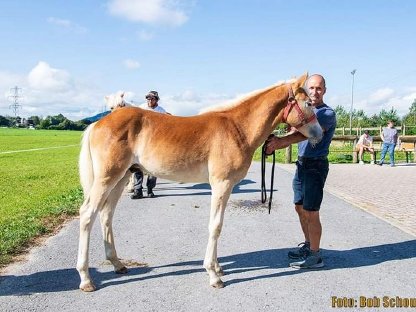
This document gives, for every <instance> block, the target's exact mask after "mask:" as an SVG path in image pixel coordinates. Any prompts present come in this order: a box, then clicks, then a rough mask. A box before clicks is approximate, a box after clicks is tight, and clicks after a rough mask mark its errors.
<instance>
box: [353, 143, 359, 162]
mask: <svg viewBox="0 0 416 312" xmlns="http://www.w3.org/2000/svg"><path fill="white" fill-rule="evenodd" d="M357 142H358V139H357V138H355V139H354V143H353V144H352V163H353V164H356V163H357V162H358V152H357Z"/></svg>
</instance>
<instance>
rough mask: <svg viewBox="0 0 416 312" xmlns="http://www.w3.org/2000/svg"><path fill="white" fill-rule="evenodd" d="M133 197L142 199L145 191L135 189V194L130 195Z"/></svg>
mask: <svg viewBox="0 0 416 312" xmlns="http://www.w3.org/2000/svg"><path fill="white" fill-rule="evenodd" d="M130 198H131V199H140V198H143V191H142V190H134V192H133V194H131V196H130Z"/></svg>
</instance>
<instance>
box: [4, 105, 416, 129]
mask: <svg viewBox="0 0 416 312" xmlns="http://www.w3.org/2000/svg"><path fill="white" fill-rule="evenodd" d="M335 112H336V114H337V127H338V128H342V127H345V128H349V126H350V112H349V111H347V110H346V109H345V108H344V107H343V106H337V107H336V108H335ZM99 115H100V114H99ZM97 116H98V115H97ZM97 116H94V117H97ZM94 117H90V118H85V119H82V120H79V121H72V120H69V119H68V118H66V117H65V116H64V115H62V114H59V115H56V116H46V117H45V118H42V117H39V116H31V117H29V118H27V119H24V118H23V119H22V118H20V117H10V116H1V115H0V126H2V127H33V128H35V129H49V130H84V129H85V128H86V127H87V126H88V125H89V124H90V123H91V122H93V121H95V120H97V118H95V119H94ZM99 117H100V116H98V118H99ZM389 120H393V121H394V122H395V124H396V126H400V125H406V126H413V128H412V129H409V131H408V132H407V133H408V134H416V99H415V100H413V103H412V105H411V106H410V108H409V112H408V113H407V114H406V115H404V116H403V117H402V118H400V116H399V115H398V114H397V111H396V110H395V109H394V108H391V109H390V110H384V109H383V110H381V112H379V113H378V114H373V115H372V116H368V115H367V114H366V113H365V111H364V110H362V109H360V110H353V112H352V122H351V126H352V128H358V127H361V128H366V127H368V128H370V127H379V126H385V125H386V124H387V121H389ZM279 128H280V129H284V125H280V126H279Z"/></svg>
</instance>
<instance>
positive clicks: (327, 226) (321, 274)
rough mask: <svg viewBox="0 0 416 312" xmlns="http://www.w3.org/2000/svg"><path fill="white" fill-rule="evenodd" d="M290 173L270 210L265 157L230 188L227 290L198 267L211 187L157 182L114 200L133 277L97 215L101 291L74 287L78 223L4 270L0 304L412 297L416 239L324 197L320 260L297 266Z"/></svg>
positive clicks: (321, 306)
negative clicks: (112, 253)
mask: <svg viewBox="0 0 416 312" xmlns="http://www.w3.org/2000/svg"><path fill="white" fill-rule="evenodd" d="M268 166H269V167H268V172H270V165H268ZM291 179H292V174H291V173H289V172H287V171H286V170H283V169H281V168H276V173H275V193H274V196H273V198H274V200H273V206H272V211H271V214H270V215H269V214H268V209H267V206H266V205H264V204H261V203H260V183H259V181H260V164H259V163H256V162H255V163H253V165H252V166H251V168H250V170H249V173H248V175H247V177H246V178H245V179H244V180H243V181H241V182H240V183H239V184H238V185H237V186H236V187H235V188H234V191H233V194H232V195H231V198H230V201H229V205H228V208H227V211H226V216H225V222H224V227H223V231H222V234H221V237H220V241H219V247H218V256H219V261H220V263H221V264H222V266H223V269H224V271H225V276H224V277H223V281H224V282H225V288H223V289H214V288H211V287H210V286H209V283H208V276H207V274H206V272H205V270H204V269H203V268H202V262H203V258H204V254H205V248H206V243H207V236H208V217H209V203H210V188H209V185H208V184H179V183H174V182H171V181H166V180H160V181H158V185H157V188H156V189H155V193H156V195H157V197H156V198H153V199H148V198H144V199H141V200H131V199H130V198H129V196H128V194H127V193H125V194H123V196H122V198H121V200H120V202H119V204H118V207H117V210H116V214H115V217H114V232H115V239H116V247H117V251H118V255H119V257H120V258H122V259H123V261H124V262H125V263H126V264H127V265H128V268H129V272H128V273H127V274H123V275H119V274H115V273H114V272H113V270H112V266H111V265H109V264H108V263H106V262H105V261H104V247H103V243H102V238H101V232H100V228H99V225H98V223H99V222H98V219H97V220H96V223H95V225H94V228H93V233H92V237H91V244H90V272H91V275H92V278H93V279H94V282H95V284H96V285H97V288H98V289H97V291H95V292H93V293H83V292H81V291H80V290H79V289H78V285H79V276H78V273H77V271H76V270H75V264H76V257H77V244H78V224H79V222H78V220H77V219H75V220H73V221H71V222H68V224H67V225H66V226H64V228H63V229H62V230H61V231H60V232H59V233H58V234H57V235H55V236H53V237H50V238H48V239H47V240H46V241H45V242H44V243H43V244H41V246H39V247H36V248H33V249H32V251H31V252H30V253H29V254H28V256H27V257H26V259H25V260H23V261H20V262H18V263H15V264H13V265H11V266H10V267H8V268H7V269H6V270H5V271H4V272H3V273H2V276H1V277H0V311H333V310H334V309H335V310H341V311H343V310H344V311H361V310H362V311H380V310H383V309H387V311H393V310H396V309H395V308H392V307H391V306H392V305H393V304H394V303H397V304H399V303H401V304H404V305H405V304H406V302H408V301H406V300H407V298H415V297H416V291H415V289H416V287H415V286H416V281H415V277H416V240H415V237H414V236H413V235H411V234H408V233H406V232H404V231H401V230H400V229H399V228H397V227H394V226H393V225H391V224H389V223H387V222H385V221H383V220H382V219H380V218H377V217H375V216H374V215H373V214H370V213H367V212H365V211H363V210H361V209H359V208H357V207H356V206H353V205H351V204H349V203H348V202H346V201H344V200H342V199H340V198H338V197H336V196H334V195H331V194H329V193H326V194H325V197H324V202H323V204H322V209H321V216H322V217H321V219H322V223H323V237H322V244H321V247H322V252H323V256H324V262H325V267H324V268H322V269H320V270H298V269H294V268H290V267H289V266H288V259H287V252H288V251H289V250H291V249H292V248H293V247H294V246H296V245H297V244H298V243H299V242H300V241H302V235H301V231H300V228H299V224H298V219H297V215H296V213H295V212H294V209H293V205H292V203H291V200H292V190H291ZM413 301H414V300H413ZM364 302H366V304H367V305H368V304H370V305H371V304H375V305H377V304H380V306H381V307H380V308H371V307H360V303H361V304H364ZM383 304H387V305H388V306H389V307H388V308H387V307H383ZM345 305H352V307H348V308H345V309H340V306H345ZM398 310H400V311H403V310H405V311H410V310H412V311H414V310H415V308H412V309H410V308H406V309H403V308H398Z"/></svg>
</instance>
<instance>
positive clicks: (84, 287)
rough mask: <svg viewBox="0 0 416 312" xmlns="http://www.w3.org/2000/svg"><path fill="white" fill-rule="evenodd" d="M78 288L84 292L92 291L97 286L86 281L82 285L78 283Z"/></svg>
mask: <svg viewBox="0 0 416 312" xmlns="http://www.w3.org/2000/svg"><path fill="white" fill-rule="evenodd" d="M79 289H81V290H82V291H84V292H92V291H95V290H96V289H97V288H96V287H95V285H94V284H93V283H92V282H89V283H86V284H84V285H82V284H81V285H79Z"/></svg>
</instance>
